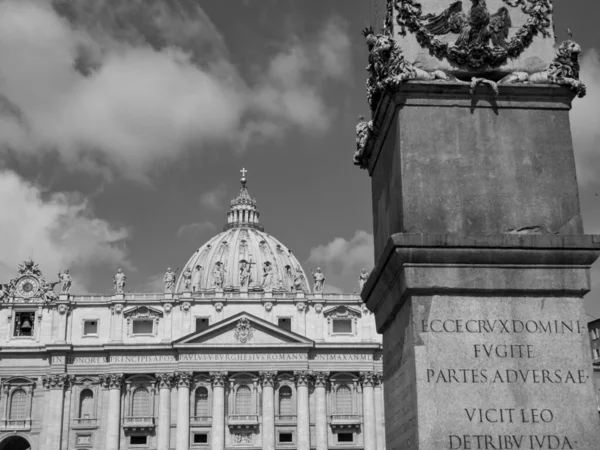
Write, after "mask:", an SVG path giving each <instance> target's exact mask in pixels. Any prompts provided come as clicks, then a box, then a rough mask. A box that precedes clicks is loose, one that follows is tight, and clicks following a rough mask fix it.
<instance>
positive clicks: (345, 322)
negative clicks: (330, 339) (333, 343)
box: [332, 319, 352, 334]
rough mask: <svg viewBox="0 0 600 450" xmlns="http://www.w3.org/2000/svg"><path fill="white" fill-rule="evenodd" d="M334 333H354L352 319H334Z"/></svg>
mask: <svg viewBox="0 0 600 450" xmlns="http://www.w3.org/2000/svg"><path fill="white" fill-rule="evenodd" d="M332 326H333V328H332V331H333V333H334V334H352V319H333V323H332Z"/></svg>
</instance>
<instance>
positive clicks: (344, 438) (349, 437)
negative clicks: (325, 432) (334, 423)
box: [337, 433, 354, 442]
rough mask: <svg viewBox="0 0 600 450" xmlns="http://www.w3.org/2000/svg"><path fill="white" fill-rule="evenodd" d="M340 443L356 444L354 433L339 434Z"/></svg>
mask: <svg viewBox="0 0 600 450" xmlns="http://www.w3.org/2000/svg"><path fill="white" fill-rule="evenodd" d="M337 441H338V442H354V433H338V434H337Z"/></svg>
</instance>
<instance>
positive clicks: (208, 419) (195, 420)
mask: <svg viewBox="0 0 600 450" xmlns="http://www.w3.org/2000/svg"><path fill="white" fill-rule="evenodd" d="M211 423H212V416H192V417H190V425H192V426H197V427H199V426H203V425H210V424H211Z"/></svg>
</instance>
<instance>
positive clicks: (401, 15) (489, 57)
mask: <svg viewBox="0 0 600 450" xmlns="http://www.w3.org/2000/svg"><path fill="white" fill-rule="evenodd" d="M503 2H504V5H505V6H502V7H500V8H499V9H498V10H497V11H489V10H488V7H487V3H486V0H471V5H470V7H469V8H468V10H467V8H465V7H464V6H463V3H464V2H462V1H455V2H453V3H452V4H450V6H449V7H448V8H446V9H445V10H443V11H442V12H439V13H437V14H433V13H424V12H423V7H422V5H421V3H419V2H418V0H395V8H396V10H397V11H398V16H397V19H396V20H397V23H398V25H399V26H400V31H399V33H400V35H402V36H406V33H407V31H409V32H411V33H412V34H414V35H415V36H416V38H417V41H418V42H419V44H420V45H421V46H422V47H424V48H427V49H428V50H429V52H430V53H431V54H432V55H434V56H435V57H436V58H439V59H444V58H445V59H447V60H448V61H450V62H451V63H454V64H455V65H457V66H461V67H468V68H471V69H486V68H496V67H499V66H501V65H503V64H504V63H506V61H507V60H508V59H509V58H518V57H519V56H520V55H521V54H522V53H523V51H525V49H527V47H529V45H530V44H531V42H532V41H533V38H534V37H535V36H536V35H538V34H541V35H542V36H544V37H550V32H549V31H548V29H549V28H550V26H551V21H550V16H551V13H552V1H551V0H503ZM518 7H520V8H521V11H522V12H523V13H525V14H527V16H528V19H527V21H526V22H525V24H524V25H523V26H522V27H520V28H519V29H518V30H517V31H516V32H515V33H514V35H513V36H510V30H511V27H512V20H511V15H510V9H509V8H518ZM448 34H452V35H455V36H456V39H455V40H454V42H444V41H442V40H441V39H439V37H440V36H444V35H448Z"/></svg>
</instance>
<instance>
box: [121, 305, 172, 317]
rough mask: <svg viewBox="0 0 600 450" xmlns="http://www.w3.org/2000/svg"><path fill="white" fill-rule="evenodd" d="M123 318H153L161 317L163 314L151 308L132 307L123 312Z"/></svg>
mask: <svg viewBox="0 0 600 450" xmlns="http://www.w3.org/2000/svg"><path fill="white" fill-rule="evenodd" d="M123 316H124V317H129V318H131V317H133V318H154V317H162V316H163V312H162V311H161V310H160V309H157V308H153V307H152V306H134V307H132V308H128V309H126V310H125V311H123Z"/></svg>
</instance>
